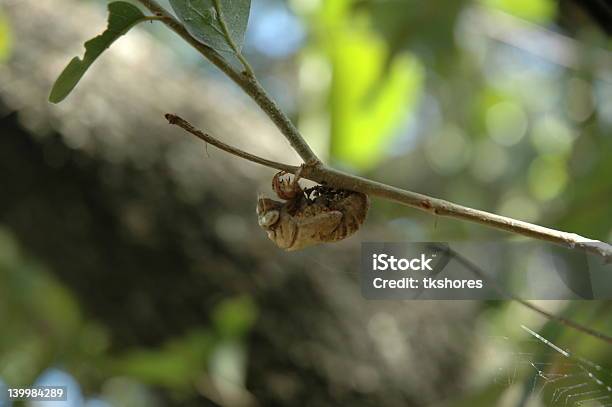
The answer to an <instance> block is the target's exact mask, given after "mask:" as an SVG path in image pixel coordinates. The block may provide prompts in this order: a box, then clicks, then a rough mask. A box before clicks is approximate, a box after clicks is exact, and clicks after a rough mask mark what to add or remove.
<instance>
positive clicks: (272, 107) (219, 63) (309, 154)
mask: <svg viewBox="0 0 612 407" xmlns="http://www.w3.org/2000/svg"><path fill="white" fill-rule="evenodd" d="M138 1H139V2H140V3H141V4H142V5H143V6H145V7H146V8H147V9H149V10H150V11H151V12H152V13H153V14H155V15H157V16H159V17H162V22H163V23H164V24H166V25H167V26H168V27H169V28H170V29H171V30H172V31H174V32H175V33H177V34H178V35H179V36H180V37H181V38H183V39H184V40H185V41H187V43H188V44H190V45H191V46H192V47H193V48H195V49H196V50H197V51H198V52H199V53H200V54H202V55H203V56H204V57H205V58H206V59H208V60H209V61H210V62H212V63H213V64H214V65H215V66H216V67H217V68H219V69H220V70H221V71H222V72H223V73H225V74H226V75H227V76H228V77H229V78H230V79H231V80H233V81H234V82H235V83H236V84H237V85H238V86H240V87H241V88H242V90H244V91H245V93H246V94H248V95H249V96H250V97H251V98H252V99H253V100H254V101H255V103H257V104H258V105H259V107H260V108H261V110H263V111H264V112H265V113H266V114H267V115H268V117H269V118H270V119H271V120H272V121H273V122H274V124H275V125H276V127H278V129H279V130H280V131H281V132H282V133H283V135H284V136H285V138H286V139H287V140H288V141H289V143H290V144H291V147H293V149H294V150H295V151H296V152H297V153H298V154H299V156H300V157H301V158H302V160H304V162H306V163H319V162H320V160H319V158H318V157H317V156H316V155H315V153H314V152H313V151H312V149H311V148H310V146H309V145H308V143H306V141H305V140H304V138H303V137H302V135H301V134H300V132H299V131H298V129H297V128H296V127H295V126H294V125H293V123H292V122H291V120H289V118H288V117H287V116H286V115H285V113H283V111H282V110H281V109H280V108H279V107H278V105H277V104H276V103H275V102H274V101H273V100H272V98H271V97H270V96H269V95H268V94H267V93H266V91H265V90H264V88H263V87H262V86H261V85H260V83H259V82H258V81H257V79H256V78H255V77H254V76H252V75H249V74H248V73H247V74H244V73H242V72H238V71H237V70H236V69H234V68H233V67H232V66H231V64H230V63H229V62H227V61H226V60H225V59H224V58H223V57H222V56H221V55H220V54H219V53H218V52H217V51H215V50H214V49H212V48H210V47H209V46H207V45H205V44H203V43H201V42H199V41H198V40H196V39H195V38H193V37H192V36H191V34H189V32H188V31H187V29H186V28H185V27H184V26H183V25H182V24H181V23H180V22H179V21H178V20H177V19H176V18H174V17H173V16H172V15H171V14H170V13H169V12H168V11H166V9H164V8H163V7H162V6H160V5H159V3H158V2H157V1H156V0H138Z"/></svg>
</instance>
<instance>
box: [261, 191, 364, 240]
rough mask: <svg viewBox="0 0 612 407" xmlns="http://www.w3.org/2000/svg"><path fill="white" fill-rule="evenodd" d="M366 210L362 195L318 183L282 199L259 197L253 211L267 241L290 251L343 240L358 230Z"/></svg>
mask: <svg viewBox="0 0 612 407" xmlns="http://www.w3.org/2000/svg"><path fill="white" fill-rule="evenodd" d="M368 209H369V200H368V197H367V196H366V195H364V194H361V193H358V192H351V191H345V190H333V189H330V188H326V187H322V186H318V187H314V188H311V189H309V190H307V191H306V193H305V194H299V195H298V196H296V197H295V198H293V199H291V200H288V201H285V202H280V201H275V200H273V199H270V198H265V197H260V198H259V199H258V205H257V214H258V220H259V224H260V226H261V227H262V228H263V229H264V230H266V232H267V234H268V237H269V238H270V240H272V241H273V242H275V243H276V245H277V246H278V247H280V248H282V249H284V250H287V251H293V250H299V249H303V248H305V247H308V246H312V245H314V244H318V243H325V242H335V241H339V240H342V239H345V238H346V237H348V236H350V235H352V234H353V233H355V232H356V231H357V230H358V229H359V227H360V226H361V224H362V223H363V222H364V220H365V217H366V215H367V212H368Z"/></svg>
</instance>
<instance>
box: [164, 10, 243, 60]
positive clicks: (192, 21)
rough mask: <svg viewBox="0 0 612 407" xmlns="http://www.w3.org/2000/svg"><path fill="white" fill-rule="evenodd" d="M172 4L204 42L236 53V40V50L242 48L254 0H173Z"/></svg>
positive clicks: (194, 34)
mask: <svg viewBox="0 0 612 407" xmlns="http://www.w3.org/2000/svg"><path fill="white" fill-rule="evenodd" d="M170 4H171V5H172V8H173V9H174V12H175V13H176V14H177V15H178V17H179V18H180V19H181V21H182V22H183V23H184V24H185V27H186V28H187V31H189V33H190V34H191V35H192V36H193V37H194V38H195V39H197V40H198V41H200V42H201V43H203V44H206V45H208V46H209V47H211V48H214V49H215V50H217V51H229V52H234V49H233V47H232V42H233V44H234V45H235V46H236V49H237V51H240V50H241V49H242V45H243V43H244V33H245V31H246V27H247V23H248V21H249V11H250V9H251V0H170ZM219 11H220V13H219ZM224 26H225V28H227V31H226V30H225V29H224ZM226 32H227V34H229V38H228V36H227V35H226Z"/></svg>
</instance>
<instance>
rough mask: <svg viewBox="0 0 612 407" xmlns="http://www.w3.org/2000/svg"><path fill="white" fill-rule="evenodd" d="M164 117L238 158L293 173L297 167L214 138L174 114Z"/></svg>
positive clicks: (167, 114)
mask: <svg viewBox="0 0 612 407" xmlns="http://www.w3.org/2000/svg"><path fill="white" fill-rule="evenodd" d="M166 119H167V120H168V123H170V124H174V125H176V126H179V127H181V128H182V129H184V130H186V131H188V132H189V133H191V134H193V135H194V136H196V137H197V138H199V139H200V140H203V141H204V142H206V143H208V144H212V145H213V146H215V147H217V148H219V149H221V150H223V151H225V152H227V153H230V154H233V155H235V156H237V157H240V158H244V159H245V160H249V161H251V162H254V163H257V164H260V165H264V166H266V167H270V168H275V169H277V170H280V171H286V172H290V173H295V172H296V171H297V170H298V168H299V167H296V166H295V165H289V164H283V163H279V162H276V161H271V160H267V159H265V158H261V157H258V156H256V155H253V154H251V153H247V152H246V151H243V150H240V149H239V148H236V147H232V146H230V145H229V144H225V143H224V142H222V141H220V140H217V139H216V138H214V137H212V136H210V135H209V134H206V133H203V132H201V131H200V130H198V129H196V128H195V127H193V126H192V125H191V123H189V122H188V121H187V120H185V119H183V118H181V117H179V116H177V115H175V114H170V113H166Z"/></svg>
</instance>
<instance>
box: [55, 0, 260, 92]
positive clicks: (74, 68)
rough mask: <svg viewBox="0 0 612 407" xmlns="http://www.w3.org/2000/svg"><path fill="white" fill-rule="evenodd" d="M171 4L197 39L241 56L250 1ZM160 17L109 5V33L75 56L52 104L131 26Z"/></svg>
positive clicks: (179, 0) (177, 1) (193, 0)
mask: <svg viewBox="0 0 612 407" xmlns="http://www.w3.org/2000/svg"><path fill="white" fill-rule="evenodd" d="M170 3H171V5H172V8H173V9H174V11H175V12H176V13H177V15H178V17H179V18H180V19H181V21H182V22H183V23H184V24H185V27H186V28H187V30H188V31H189V33H190V34H191V35H192V36H193V37H194V38H195V39H197V40H198V41H200V42H202V43H203V44H205V45H207V46H209V47H211V48H213V49H215V50H216V51H219V52H231V53H233V54H235V55H236V56H239V55H240V50H241V48H242V44H243V43H244V33H245V31H246V27H247V23H248V19H249V11H250V7H251V1H250V0H239V1H230V0H170ZM159 18H161V17H158V16H154V17H147V16H146V15H145V14H143V13H142V11H140V9H138V7H136V6H134V5H132V4H130V3H126V2H123V1H116V2H112V3H110V4H109V5H108V26H107V27H106V30H105V31H104V32H103V33H102V34H100V35H98V36H97V37H95V38H92V39H91V40H89V41H87V42H86V43H85V55H84V57H83V59H81V58H79V57H74V58H73V59H72V60H71V61H70V63H69V64H68V66H66V68H65V69H64V70H63V71H62V73H61V74H60V75H59V77H58V78H57V80H56V81H55V84H54V85H53V88H52V89H51V93H50V95H49V101H50V102H52V103H59V102H61V101H62V100H64V99H65V98H66V96H68V94H70V92H71V91H72V90H73V89H74V88H75V86H76V85H77V84H78V82H79V81H80V80H81V78H82V77H83V75H85V72H87V70H88V69H89V67H90V66H91V65H92V64H93V63H94V62H95V60H96V59H97V58H98V57H99V56H100V55H101V54H102V53H103V52H104V51H105V50H106V49H108V48H109V47H110V46H111V45H112V44H113V43H114V42H115V41H116V40H117V39H119V37H121V36H122V35H124V34H126V33H127V32H128V31H129V30H130V29H131V28H132V27H134V26H135V25H136V24H138V23H141V22H143V21H150V20H156V19H159Z"/></svg>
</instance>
